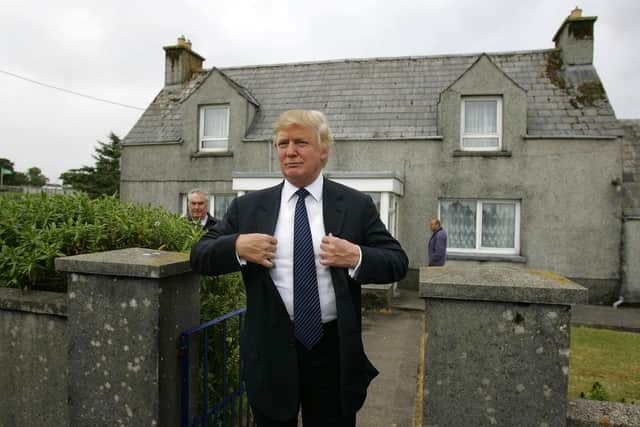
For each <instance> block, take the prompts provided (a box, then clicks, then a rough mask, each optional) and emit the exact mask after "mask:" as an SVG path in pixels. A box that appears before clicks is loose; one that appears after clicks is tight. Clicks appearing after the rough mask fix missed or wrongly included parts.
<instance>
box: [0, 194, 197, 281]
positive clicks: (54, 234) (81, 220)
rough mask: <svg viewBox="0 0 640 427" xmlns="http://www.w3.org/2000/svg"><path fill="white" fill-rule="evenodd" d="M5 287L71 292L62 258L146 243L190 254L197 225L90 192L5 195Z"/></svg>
mask: <svg viewBox="0 0 640 427" xmlns="http://www.w3.org/2000/svg"><path fill="white" fill-rule="evenodd" d="M0 212H2V216H1V217H0V286H4V287H13V288H24V289H47V290H59V291H64V290H65V283H64V279H63V277H62V275H60V274H58V273H56V271H55V269H54V265H53V262H54V259H55V258H56V257H59V256H65V255H77V254H83V253H90V252H100V251H107V250H112V249H122V248H130V247H143V248H151V249H164V250H168V251H180V252H188V251H189V250H190V248H191V246H192V245H193V244H194V243H195V242H196V241H197V240H198V239H199V237H200V236H201V235H202V229H201V228H200V227H198V226H197V225H194V224H191V223H189V222H188V221H185V220H184V219H182V218H180V216H178V215H176V214H171V213H168V212H166V211H164V210H163V209H160V208H152V207H149V206H139V205H133V204H130V203H124V202H121V201H119V200H118V199H117V198H116V197H103V198H100V199H95V200H91V199H90V198H89V197H88V196H87V195H86V194H84V193H80V194H73V195H55V196H47V195H45V194H37V195H29V194H2V195H0Z"/></svg>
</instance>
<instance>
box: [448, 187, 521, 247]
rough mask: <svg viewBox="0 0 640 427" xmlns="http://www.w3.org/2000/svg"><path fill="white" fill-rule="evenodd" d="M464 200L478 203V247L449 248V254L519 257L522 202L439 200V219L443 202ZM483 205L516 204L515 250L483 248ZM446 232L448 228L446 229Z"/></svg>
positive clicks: (504, 200)
mask: <svg viewBox="0 0 640 427" xmlns="http://www.w3.org/2000/svg"><path fill="white" fill-rule="evenodd" d="M453 200H464V201H467V202H471V201H474V200H475V201H476V247H475V248H454V247H448V248H447V251H448V252H449V253H452V254H454V253H459V254H493V255H519V254H520V200H512V199H509V200H506V199H502V200H500V199H465V198H455V197H451V198H450V197H446V198H442V199H440V200H438V218H442V216H441V212H440V211H441V208H442V202H444V201H453ZM483 203H513V204H515V210H516V212H515V224H514V227H515V229H514V237H513V240H514V246H515V247H513V248H490V247H483V246H481V245H482V204H483ZM445 230H446V228H445Z"/></svg>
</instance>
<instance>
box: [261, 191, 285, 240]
mask: <svg viewBox="0 0 640 427" xmlns="http://www.w3.org/2000/svg"><path fill="white" fill-rule="evenodd" d="M282 185H283V184H282V183H280V184H279V185H277V186H275V187H272V188H270V189H269V190H267V191H266V192H265V193H264V196H263V197H262V198H261V200H260V204H259V206H258V208H257V209H256V213H255V215H256V221H255V224H256V233H264V234H269V235H271V236H273V233H275V231H276V223H277V221H278V214H279V213H280V197H281V194H282Z"/></svg>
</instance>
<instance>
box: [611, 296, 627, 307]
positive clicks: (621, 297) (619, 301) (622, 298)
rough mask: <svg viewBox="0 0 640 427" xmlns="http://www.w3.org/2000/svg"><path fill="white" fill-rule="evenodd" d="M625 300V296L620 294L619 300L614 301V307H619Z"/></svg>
mask: <svg viewBox="0 0 640 427" xmlns="http://www.w3.org/2000/svg"><path fill="white" fill-rule="evenodd" d="M623 302H624V297H623V296H622V295H620V298H619V299H618V301H616V302H614V303H613V307H614V308H618V307H619V306H620V304H622V303H623Z"/></svg>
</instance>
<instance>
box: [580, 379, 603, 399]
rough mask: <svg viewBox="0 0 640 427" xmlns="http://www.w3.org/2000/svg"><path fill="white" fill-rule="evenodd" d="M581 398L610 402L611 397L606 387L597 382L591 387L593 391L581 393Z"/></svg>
mask: <svg viewBox="0 0 640 427" xmlns="http://www.w3.org/2000/svg"><path fill="white" fill-rule="evenodd" d="M580 397H581V398H583V399H589V400H609V395H608V394H607V391H606V390H605V389H604V386H603V385H602V384H600V383H599V382H597V381H596V382H595V383H593V385H592V386H591V391H588V392H586V393H584V392H582V393H580Z"/></svg>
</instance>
